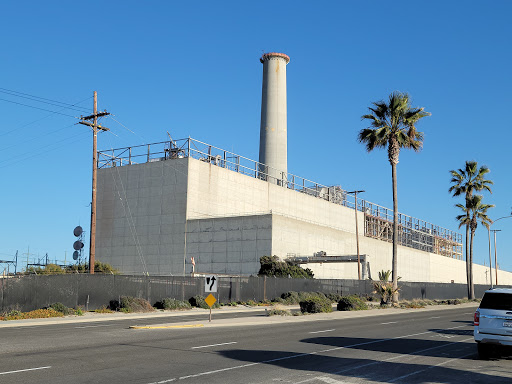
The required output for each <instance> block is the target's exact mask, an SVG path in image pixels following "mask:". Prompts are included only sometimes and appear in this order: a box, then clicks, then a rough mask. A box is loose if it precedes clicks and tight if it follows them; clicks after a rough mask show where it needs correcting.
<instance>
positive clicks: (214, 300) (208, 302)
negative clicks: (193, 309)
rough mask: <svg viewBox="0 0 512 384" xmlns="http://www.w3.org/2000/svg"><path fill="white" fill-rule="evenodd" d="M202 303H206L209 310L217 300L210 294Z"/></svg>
mask: <svg viewBox="0 0 512 384" xmlns="http://www.w3.org/2000/svg"><path fill="white" fill-rule="evenodd" d="M204 301H205V302H206V304H208V306H209V307H210V308H211V307H212V305H213V304H215V302H216V301H217V299H216V298H215V296H213V295H212V294H211V293H210V294H209V295H208V297H207V298H206V299H204Z"/></svg>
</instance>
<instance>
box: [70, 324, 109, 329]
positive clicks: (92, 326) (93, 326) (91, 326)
mask: <svg viewBox="0 0 512 384" xmlns="http://www.w3.org/2000/svg"><path fill="white" fill-rule="evenodd" d="M110 326H112V324H105V325H84V326H83V327H75V328H96V327H110Z"/></svg>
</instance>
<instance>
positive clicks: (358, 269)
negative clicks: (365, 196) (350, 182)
mask: <svg viewBox="0 0 512 384" xmlns="http://www.w3.org/2000/svg"><path fill="white" fill-rule="evenodd" d="M363 192H365V191H363V190H361V191H351V192H347V193H351V194H352V193H353V194H354V212H355V213H356V247H357V278H358V279H359V280H361V256H360V255H359V227H358V223H357V194H358V193H363Z"/></svg>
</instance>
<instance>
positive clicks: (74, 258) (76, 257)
mask: <svg viewBox="0 0 512 384" xmlns="http://www.w3.org/2000/svg"><path fill="white" fill-rule="evenodd" d="M73 260H78V251H75V252H73Z"/></svg>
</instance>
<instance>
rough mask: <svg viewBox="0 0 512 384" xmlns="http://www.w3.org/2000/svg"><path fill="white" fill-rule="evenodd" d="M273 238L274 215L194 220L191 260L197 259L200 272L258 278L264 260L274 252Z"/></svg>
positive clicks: (189, 243)
mask: <svg viewBox="0 0 512 384" xmlns="http://www.w3.org/2000/svg"><path fill="white" fill-rule="evenodd" d="M271 239H272V216H271V215H260V216H238V217H220V218H212V219H191V220H189V221H188V224H187V239H186V242H187V258H188V259H190V257H194V259H195V262H196V270H195V271H196V272H197V273H220V274H233V275H256V274H257V273H258V271H259V269H260V257H261V256H265V255H271V253H272V248H271V245H272V240H271ZM188 272H192V270H191V266H189V267H188V269H187V273H188Z"/></svg>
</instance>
